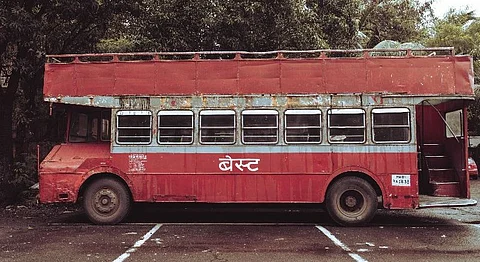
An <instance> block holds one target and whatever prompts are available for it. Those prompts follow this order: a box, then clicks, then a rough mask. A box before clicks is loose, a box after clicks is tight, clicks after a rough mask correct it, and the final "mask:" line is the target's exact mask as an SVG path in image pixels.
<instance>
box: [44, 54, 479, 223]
mask: <svg viewBox="0 0 480 262" xmlns="http://www.w3.org/2000/svg"><path fill="white" fill-rule="evenodd" d="M44 98H45V101H47V102H50V103H52V104H57V105H56V107H57V106H58V107H62V108H64V109H66V110H67V112H68V121H67V122H68V127H67V132H66V136H65V143H62V144H60V145H57V146H55V147H54V148H53V149H52V150H51V152H50V153H49V154H48V155H47V157H46V158H45V159H44V160H43V161H42V163H41V165H40V169H39V176H40V178H39V180H40V201H41V202H42V203H55V202H81V203H83V206H84V210H85V212H86V214H87V216H88V217H89V219H90V220H91V221H92V222H94V223H98V224H113V223H118V222H120V221H122V220H123V219H124V218H125V217H126V216H127V214H128V212H129V210H130V208H131V205H132V203H133V202H205V203H319V204H321V203H323V204H324V207H325V208H326V210H327V212H328V214H329V215H330V216H331V217H332V219H333V220H334V221H336V222H337V223H339V224H341V225H360V224H364V223H367V222H368V221H370V220H371V219H372V218H373V216H374V215H375V213H376V211H377V209H378V208H384V209H415V208H421V207H435V206H445V205H450V206H461V205H474V204H476V201H474V200H471V199H469V195H470V193H469V177H468V172H467V171H466V166H467V127H466V123H467V121H466V116H467V114H466V106H467V105H468V103H469V102H470V101H471V100H472V99H473V70H472V60H471V58H470V57H468V56H458V55H455V54H454V50H453V49H452V48H430V49H422V50H413V51H412V50H397V49H395V50H312V51H274V52H183V53H124V54H81V55H80V54H74V55H50V56H48V62H47V64H46V66H45V85H44Z"/></svg>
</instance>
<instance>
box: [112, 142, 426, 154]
mask: <svg viewBox="0 0 480 262" xmlns="http://www.w3.org/2000/svg"><path fill="white" fill-rule="evenodd" d="M416 152H417V146H416V145H411V144H405V145H341V146H332V145H314V146H313V145H305V146H269V145H264V146H261V145H256V146H229V145H225V146H211V145H208V146H206V145H205V146H204V145H202V146H139V145H135V146H118V145H115V146H113V147H112V153H114V154H122V153H167V154H169V153H175V154H181V153H188V154H192V153H197V154H214V153H217V154H226V153H232V154H234V153H249V154H252V153H262V154H266V153H416Z"/></svg>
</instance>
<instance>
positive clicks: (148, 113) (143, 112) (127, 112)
mask: <svg viewBox="0 0 480 262" xmlns="http://www.w3.org/2000/svg"><path fill="white" fill-rule="evenodd" d="M137 115H138V116H150V125H149V127H148V128H147V127H133V128H132V127H119V126H118V123H119V116H137ZM152 126H153V114H152V112H151V111H149V110H122V111H118V112H117V113H116V114H115V142H116V143H117V144H119V145H149V144H151V143H152V129H153V128H152ZM121 129H148V130H150V135H149V136H148V138H149V141H148V142H120V141H119V140H118V138H119V135H118V133H119V132H118V131H119V130H121ZM145 137H146V136H145Z"/></svg>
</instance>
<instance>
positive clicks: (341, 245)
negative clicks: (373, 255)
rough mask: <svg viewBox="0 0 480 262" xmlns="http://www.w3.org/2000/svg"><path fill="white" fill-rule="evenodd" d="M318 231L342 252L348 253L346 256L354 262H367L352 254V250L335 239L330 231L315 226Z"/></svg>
mask: <svg viewBox="0 0 480 262" xmlns="http://www.w3.org/2000/svg"><path fill="white" fill-rule="evenodd" d="M315 227H316V228H317V229H318V230H320V231H322V233H323V234H324V235H325V236H327V237H328V238H329V239H330V240H332V242H333V243H334V244H335V245H337V246H339V247H341V248H342V249H343V250H345V251H346V252H348V255H349V256H350V257H351V258H353V259H354V260H355V261H357V262H368V260H366V259H364V258H362V257H361V256H360V255H358V254H356V253H353V252H352V250H351V249H350V248H349V247H348V246H347V245H345V244H343V243H342V241H340V240H339V239H338V238H336V237H335V236H334V235H333V234H332V233H330V231H328V230H327V229H326V228H324V227H322V226H315Z"/></svg>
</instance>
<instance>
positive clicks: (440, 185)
mask: <svg viewBox="0 0 480 262" xmlns="http://www.w3.org/2000/svg"><path fill="white" fill-rule="evenodd" d="M430 188H431V195H433V196H451V197H459V196H460V183H459V182H453V181H451V182H430Z"/></svg>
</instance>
